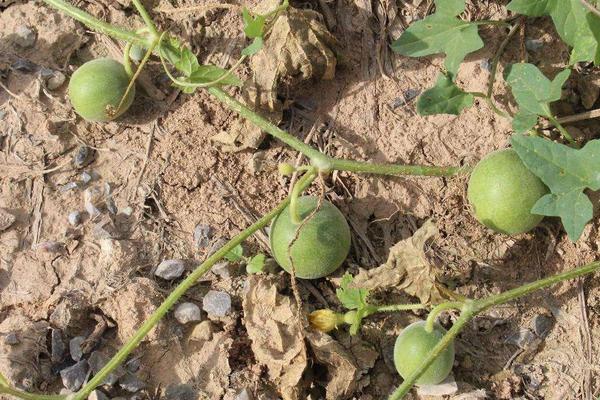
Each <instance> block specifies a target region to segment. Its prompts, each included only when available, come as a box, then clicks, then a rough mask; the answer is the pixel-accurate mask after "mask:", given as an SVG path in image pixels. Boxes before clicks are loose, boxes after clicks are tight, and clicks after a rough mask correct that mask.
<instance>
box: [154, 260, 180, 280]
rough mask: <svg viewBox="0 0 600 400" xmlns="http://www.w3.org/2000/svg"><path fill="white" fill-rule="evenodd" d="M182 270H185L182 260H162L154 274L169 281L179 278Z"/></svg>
mask: <svg viewBox="0 0 600 400" xmlns="http://www.w3.org/2000/svg"><path fill="white" fill-rule="evenodd" d="M183 271H185V264H184V262H183V261H182V260H164V261H162V262H161V263H160V264H158V267H156V271H154V275H156V276H158V277H159V278H163V279H165V280H168V281H169V280H172V279H177V278H179V277H180V276H181V275H182V274H183Z"/></svg>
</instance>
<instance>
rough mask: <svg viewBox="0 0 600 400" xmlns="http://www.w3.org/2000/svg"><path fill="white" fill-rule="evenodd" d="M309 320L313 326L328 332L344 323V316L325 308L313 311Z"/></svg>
mask: <svg viewBox="0 0 600 400" xmlns="http://www.w3.org/2000/svg"><path fill="white" fill-rule="evenodd" d="M308 321H309V322H310V325H311V326H312V327H313V328H315V329H317V330H320V331H321V332H325V333H327V332H331V331H332V330H334V329H335V328H337V327H338V325H340V324H343V323H344V316H343V315H342V314H337V313H335V312H333V311H331V310H329V309H324V310H317V311H313V312H311V313H310V315H309V316H308Z"/></svg>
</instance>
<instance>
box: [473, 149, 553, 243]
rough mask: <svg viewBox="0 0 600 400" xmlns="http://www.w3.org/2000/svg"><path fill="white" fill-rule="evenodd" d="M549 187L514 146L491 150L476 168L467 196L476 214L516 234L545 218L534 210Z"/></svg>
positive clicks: (498, 229) (492, 225)
mask: <svg viewBox="0 0 600 400" xmlns="http://www.w3.org/2000/svg"><path fill="white" fill-rule="evenodd" d="M548 192H549V190H548V188H547V187H546V185H544V183H543V182H542V181H541V180H540V178H538V177H537V176H535V175H534V174H533V173H532V172H531V171H529V170H528V169H527V167H526V166H525V164H523V162H522V161H521V159H520V158H519V156H518V155H517V153H516V152H515V151H514V150H512V149H506V150H499V151H495V152H493V153H490V154H488V155H487V156H486V157H485V158H484V159H483V160H481V161H480V162H479V163H478V164H477V165H476V166H475V169H474V170H473V173H472V174H471V179H470V180H469V189H468V193H467V197H468V198H469V202H470V203H471V205H472V206H473V209H474V211H475V217H476V218H477V219H478V220H479V222H481V223H482V224H484V225H485V226H487V227H488V228H490V229H493V230H494V231H496V232H500V233H505V234H508V235H515V234H518V233H523V232H527V231H529V230H531V229H533V228H535V227H536V225H537V224H539V223H540V222H541V220H542V219H543V218H544V217H543V216H542V215H536V214H532V213H531V209H532V208H533V206H534V205H535V203H536V202H537V201H538V200H539V199H540V198H541V197H542V196H544V195H546V194H548Z"/></svg>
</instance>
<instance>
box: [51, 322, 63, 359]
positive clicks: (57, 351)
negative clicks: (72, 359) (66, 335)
mask: <svg viewBox="0 0 600 400" xmlns="http://www.w3.org/2000/svg"><path fill="white" fill-rule="evenodd" d="M50 346H51V348H50V359H51V360H52V362H53V363H55V364H57V363H59V362H61V361H62V360H64V359H65V353H66V352H67V346H66V345H65V342H64V340H63V337H62V332H61V331H60V329H52V331H51V333H50Z"/></svg>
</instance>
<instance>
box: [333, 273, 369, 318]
mask: <svg viewBox="0 0 600 400" xmlns="http://www.w3.org/2000/svg"><path fill="white" fill-rule="evenodd" d="M352 280H353V278H352V275H350V274H348V273H346V274H344V276H343V277H342V282H341V283H340V287H339V288H338V289H337V290H336V291H335V294H336V295H337V298H338V299H339V300H340V302H341V303H342V305H343V306H344V307H346V308H347V309H349V310H358V309H360V308H363V307H365V306H366V305H367V296H369V291H368V290H367V289H361V288H354V287H351V285H352Z"/></svg>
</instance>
